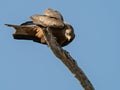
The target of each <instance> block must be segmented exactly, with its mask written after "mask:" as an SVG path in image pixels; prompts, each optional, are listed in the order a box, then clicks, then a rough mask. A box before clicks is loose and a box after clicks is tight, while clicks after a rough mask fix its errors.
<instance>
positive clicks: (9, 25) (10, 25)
mask: <svg viewBox="0 0 120 90" xmlns="http://www.w3.org/2000/svg"><path fill="white" fill-rule="evenodd" d="M5 25H6V26H8V27H19V25H12V24H5Z"/></svg>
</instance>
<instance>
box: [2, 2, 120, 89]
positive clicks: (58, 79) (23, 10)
mask: <svg viewBox="0 0 120 90" xmlns="http://www.w3.org/2000/svg"><path fill="white" fill-rule="evenodd" d="M46 8H52V9H55V10H58V11H60V12H61V13H62V15H63V16H64V20H65V21H66V22H68V23H70V24H72V26H73V27H74V30H75V34H76V38H75V40H74V41H73V42H72V43H71V44H70V45H68V46H66V47H64V49H65V50H67V51H68V52H70V54H71V55H72V57H73V58H74V59H75V60H76V61H77V63H78V65H79V66H80V67H81V68H82V70H83V71H84V72H85V73H86V75H87V76H88V78H89V79H90V81H91V82H92V84H93V85H94V87H95V88H96V90H120V0H1V1H0V90H83V88H82V86H81V85H80V84H79V82H78V81H77V80H76V79H75V78H74V77H73V75H72V74H71V72H70V71H69V70H68V69H67V68H66V67H65V66H64V65H63V63H62V62H61V61H60V60H59V59H57V58H56V57H55V56H54V54H53V53H52V52H51V50H50V49H49V48H48V47H47V46H44V45H41V44H39V43H35V42H32V41H25V40H14V39H13V37H12V34H13V33H14V30H13V29H12V28H8V27H6V26H4V24H5V23H10V24H21V23H22V22H25V21H28V20H30V19H29V16H31V15H33V14H41V13H42V12H43V11H44V10H45V9H46Z"/></svg>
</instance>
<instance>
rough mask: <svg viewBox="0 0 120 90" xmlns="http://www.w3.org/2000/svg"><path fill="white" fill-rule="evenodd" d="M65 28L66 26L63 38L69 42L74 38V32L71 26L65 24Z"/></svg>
mask: <svg viewBox="0 0 120 90" xmlns="http://www.w3.org/2000/svg"><path fill="white" fill-rule="evenodd" d="M66 26H67V28H66V30H65V37H66V38H67V39H68V41H71V40H73V39H74V37H75V34H74V30H73V27H72V26H71V25H69V24H66Z"/></svg>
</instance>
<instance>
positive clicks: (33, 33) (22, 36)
mask: <svg viewBox="0 0 120 90" xmlns="http://www.w3.org/2000/svg"><path fill="white" fill-rule="evenodd" d="M5 25H6V26H8V27H13V28H14V29H15V33H14V34H13V37H14V39H19V40H33V41H35V42H39V43H43V44H46V42H45V39H44V36H43V33H42V28H40V27H38V26H31V25H23V26H22V25H21V26H19V25H11V24H5Z"/></svg>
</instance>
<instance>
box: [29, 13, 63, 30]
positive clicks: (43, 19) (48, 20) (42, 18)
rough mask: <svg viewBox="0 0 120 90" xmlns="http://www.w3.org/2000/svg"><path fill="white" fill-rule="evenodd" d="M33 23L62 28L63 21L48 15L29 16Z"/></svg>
mask: <svg viewBox="0 0 120 90" xmlns="http://www.w3.org/2000/svg"><path fill="white" fill-rule="evenodd" d="M30 18H31V19H32V20H33V23H34V24H37V25H42V26H43V27H54V28H63V27H64V23H63V22H62V21H60V20H58V19H56V18H52V17H48V16H46V15H37V14H36V15H33V16H30Z"/></svg>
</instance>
